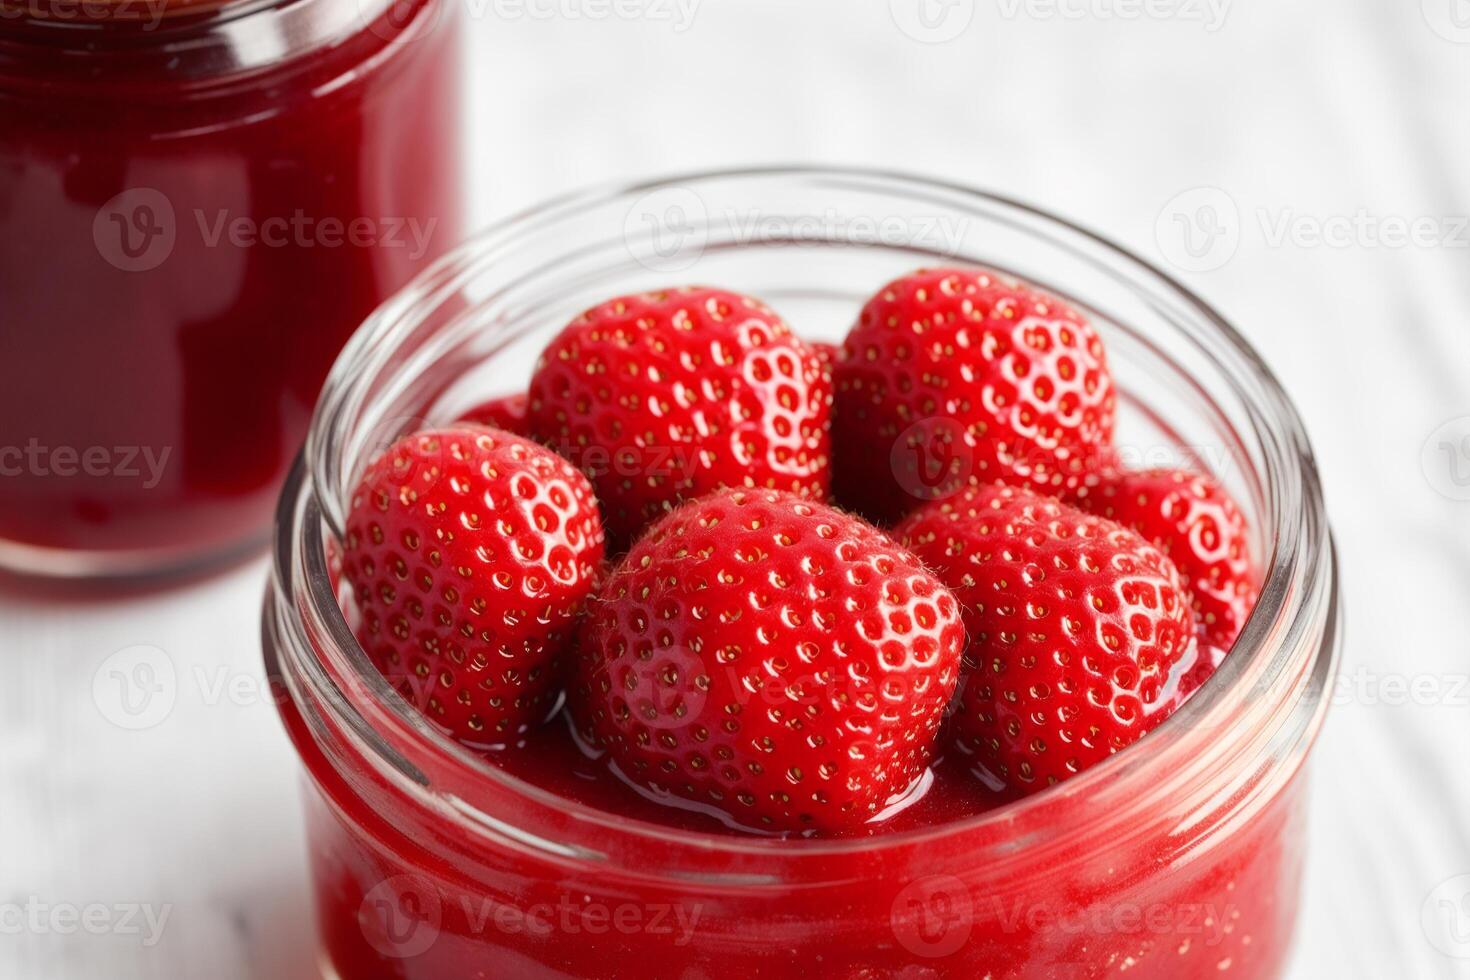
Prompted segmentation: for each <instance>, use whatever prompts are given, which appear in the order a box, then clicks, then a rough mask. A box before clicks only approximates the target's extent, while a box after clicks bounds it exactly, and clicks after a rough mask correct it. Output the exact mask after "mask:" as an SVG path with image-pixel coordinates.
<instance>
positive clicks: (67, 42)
mask: <svg viewBox="0 0 1470 980" xmlns="http://www.w3.org/2000/svg"><path fill="white" fill-rule="evenodd" d="M449 9H450V8H449V7H448V6H447V5H446V4H445V2H444V0H399V2H390V0H274V2H264V3H262V2H254V0H245V2H237V3H226V4H223V5H221V4H218V3H210V2H204V3H201V2H197V0H194V2H187V0H186V2H180V0H0V567H9V568H11V569H16V570H21V571H25V572H32V573H42V574H74V575H96V574H128V573H137V572H151V571H162V570H176V569H181V568H184V567H188V566H197V565H200V564H204V563H208V562H211V561H215V560H220V559H223V558H225V557H227V556H229V555H230V554H233V553H237V552H239V551H240V550H242V549H245V548H248V547H250V546H251V545H253V544H255V543H257V542H259V541H261V540H263V537H264V532H265V529H266V526H267V523H268V520H269V515H270V508H271V504H272V502H273V500H274V497H275V493H276V490H277V489H278V485H279V482H280V480H281V478H282V476H283V474H284V472H285V470H286V467H287V465H288V464H289V462H290V460H291V458H292V456H293V455H294V454H295V452H296V451H297V448H298V446H299V444H300V442H301V439H302V437H303V435H304V433H305V431H306V425H307V421H308V419H309V418H310V415H311V411H312V407H313V404H314V403H315V401H316V397H317V394H318V391H319V389H320V386H321V383H322V381H323V379H324V377H325V375H326V373H327V370H328V368H329V367H330V366H331V364H332V361H333V359H334V358H335V356H336V354H337V352H338V350H339V348H340V347H341V346H342V344H343V343H344V342H345V341H346V339H347V337H348V336H349V335H350V334H351V333H352V331H353V330H354V328H356V327H357V326H358V325H359V324H360V323H361V322H362V321H363V319H364V317H365V316H366V315H367V314H368V313H369V312H370V311H371V310H372V309H373V308H374V307H376V306H377V305H378V304H379V303H380V302H381V301H383V300H384V299H386V298H387V297H388V296H390V295H391V294H392V293H393V292H394V291H395V290H397V289H398V288H399V287H401V286H403V285H404V284H405V283H406V282H407V281H408V280H409V279H410V278H411V277H412V276H413V274H414V273H416V272H417V271H418V270H420V269H421V268H423V267H424V266H425V265H426V264H427V263H428V262H430V261H431V260H432V259H434V258H435V257H437V256H438V255H439V254H440V253H442V252H443V251H444V250H445V249H446V248H447V247H449V246H451V245H453V244H454V243H455V241H456V239H457V238H458V236H459V233H460V210H461V209H460V205H461V199H460V160H459V152H458V138H457V133H458V118H457V117H458V111H459V103H458V59H457V57H456V48H457V42H456V37H455V33H456V32H455V31H454V30H453V28H452V25H451V24H450V20H451V18H450V17H449Z"/></svg>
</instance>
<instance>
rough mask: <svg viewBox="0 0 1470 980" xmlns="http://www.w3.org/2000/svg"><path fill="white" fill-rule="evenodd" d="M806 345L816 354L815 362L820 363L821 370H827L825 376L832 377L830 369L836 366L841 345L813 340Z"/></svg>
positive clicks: (840, 353)
mask: <svg viewBox="0 0 1470 980" xmlns="http://www.w3.org/2000/svg"><path fill="white" fill-rule="evenodd" d="M807 346H809V347H810V348H811V349H812V353H813V354H815V355H816V356H817V363H818V364H820V365H822V370H823V371H826V372H827V377H829V378H830V377H832V371H833V370H834V369H835V368H836V366H837V358H839V357H840V356H842V347H841V346H839V345H838V344H829V343H825V342H823V341H814V342H812V343H809V344H808V345H807Z"/></svg>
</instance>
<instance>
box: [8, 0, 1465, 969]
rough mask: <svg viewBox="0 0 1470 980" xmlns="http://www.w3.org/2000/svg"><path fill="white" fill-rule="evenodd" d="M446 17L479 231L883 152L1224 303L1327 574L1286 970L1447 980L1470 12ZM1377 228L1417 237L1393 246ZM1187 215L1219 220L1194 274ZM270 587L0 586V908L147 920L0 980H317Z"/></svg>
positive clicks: (829, 1) (541, 4)
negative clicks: (1110, 241) (159, 666)
mask: <svg viewBox="0 0 1470 980" xmlns="http://www.w3.org/2000/svg"><path fill="white" fill-rule="evenodd" d="M456 2H459V3H468V4H470V5H471V6H470V11H471V16H470V17H469V18H468V19H467V20H466V21H465V22H463V28H464V31H465V34H466V39H465V41H466V46H467V50H468V52H469V58H470V71H471V75H472V78H471V81H470V88H469V92H470V106H469V115H470V119H469V131H470V133H471V134H472V140H471V142H472V150H473V153H472V160H473V165H472V168H471V173H472V175H473V180H474V187H475V194H476V218H477V219H478V220H486V219H489V218H492V217H494V216H496V215H499V214H503V213H506V212H508V211H510V210H512V209H518V208H520V207H522V206H524V205H526V204H529V203H531V202H532V201H534V200H535V199H537V198H539V197H541V196H544V195H547V194H550V193H554V192H558V191H561V190H564V189H567V188H570V187H573V186H575V185H578V184H581V183H584V182H587V181H591V180H600V179H604V178H609V177H625V178H637V177H644V176H648V175H650V174H653V173H658V172H667V171H677V170H684V169H689V168H697V167H723V166H730V165H734V164H739V163H747V162H779V161H809V162H841V163H848V162H857V163H866V164H874V165H883V166H889V167H894V168H901V169H907V170H916V171H922V172H926V173H930V174H934V175H937V176H941V177H947V178H950V179H954V180H958V181H963V182H967V183H973V184H976V185H981V186H984V187H988V188H992V189H995V190H999V191H1001V192H1003V193H1005V194H1008V195H1013V196H1016V197H1019V198H1022V199H1025V200H1027V201H1030V202H1034V203H1037V204H1040V205H1042V206H1044V207H1047V208H1050V209H1052V210H1055V211H1058V212H1060V213H1061V214H1063V215H1066V216H1069V217H1072V218H1074V219H1076V220H1078V221H1080V222H1081V223H1083V224H1085V225H1088V226H1091V227H1092V228H1095V229H1097V230H1100V231H1102V232H1104V233H1105V234H1108V235H1110V236H1112V237H1114V238H1116V239H1118V240H1120V241H1122V242H1123V243H1125V244H1127V245H1129V246H1131V247H1133V248H1134V249H1136V250H1138V251H1140V252H1142V253H1144V254H1145V255H1147V256H1149V257H1151V258H1153V259H1155V260H1156V261H1159V262H1161V263H1164V264H1165V265H1166V267H1167V268H1171V271H1175V272H1176V273H1177V274H1179V275H1180V276H1181V277H1182V278H1183V279H1184V280H1185V281H1186V282H1187V283H1189V284H1190V285H1191V286H1193V287H1195V288H1197V289H1198V290H1199V291H1200V292H1202V293H1203V294H1204V295H1205V297H1206V298H1207V299H1209V300H1211V301H1213V302H1214V303H1215V304H1217V305H1218V306H1219V307H1220V308H1221V309H1222V310H1223V311H1225V313H1226V314H1227V315H1228V316H1229V317H1230V318H1231V319H1233V320H1234V321H1235V322H1236V323H1237V324H1238V325H1239V326H1240V328H1241V329H1242V330H1243V331H1244V333H1245V334H1246V335H1247V336H1248V337H1249V338H1250V339H1251V340H1252V341H1253V342H1254V343H1255V344H1256V345H1257V347H1258V348H1259V350H1260V351H1261V352H1262V353H1263V354H1264V355H1265V357H1266V359H1267V361H1269V362H1270V363H1271V364H1272V365H1273V366H1274V368H1275V369H1276V371H1277V372H1278V374H1279V375H1280V377H1281V378H1282V380H1283V381H1284V383H1285V385H1286V387H1287V389H1288V390H1289V391H1290V392H1292V393H1293V395H1294V397H1295V398H1296V401H1297V404H1298V405H1299V407H1300V409H1301V411H1302V414H1303V415H1304V416H1305V418H1306V421H1307V424H1308V427H1309V429H1310V431H1311V432H1312V435H1313V437H1314V440H1315V443H1316V447H1317V450H1318V453H1319V456H1320V465H1321V468H1322V471H1323V474H1324V482H1325V485H1326V488H1327V495H1328V505H1329V509H1330V511H1331V514H1332V518H1333V521H1334V524H1335V527H1336V531H1337V535H1338V544H1339V547H1340V549H1341V558H1342V565H1343V568H1344V573H1345V583H1344V587H1345V601H1346V605H1347V610H1348V630H1349V637H1348V643H1347V649H1346V660H1345V663H1344V666H1343V675H1344V678H1345V680H1344V684H1343V686H1342V687H1341V688H1340V689H1339V692H1338V694H1339V697H1338V701H1339V702H1341V703H1339V704H1337V706H1336V707H1335V709H1334V710H1333V712H1332V713H1331V716H1330V718H1329V722H1328V725H1327V728H1326V729H1325V731H1324V734H1323V736H1322V738H1321V740H1320V742H1319V744H1318V746H1317V748H1316V751H1315V762H1316V764H1315V783H1314V790H1313V791H1314V800H1313V810H1312V820H1311V824H1312V826H1311V847H1310V855H1309V871H1308V881H1307V885H1306V894H1305V898H1304V905H1303V918H1302V923H1301V929H1300V936H1299V942H1298V948H1297V956H1296V966H1295V974H1294V975H1295V976H1298V977H1334V978H1336V977H1365V978H1366V977H1373V978H1377V977H1392V976H1413V977H1450V976H1470V959H1456V958H1452V957H1450V956H1446V955H1443V954H1442V953H1441V952H1439V951H1437V950H1436V948H1435V946H1434V944H1433V943H1432V942H1431V938H1437V939H1438V940H1439V941H1440V944H1441V945H1446V946H1448V948H1449V949H1450V951H1451V952H1456V951H1458V952H1460V953H1461V954H1462V955H1463V954H1470V944H1462V945H1460V946H1454V945H1452V944H1449V943H1448V942H1447V939H1448V938H1450V937H1452V933H1450V932H1449V931H1448V929H1449V927H1450V926H1451V925H1458V926H1459V927H1460V928H1461V929H1462V930H1464V932H1463V935H1464V936H1465V938H1467V939H1470V906H1465V914H1462V915H1461V916H1460V918H1459V921H1458V922H1456V921H1455V920H1454V919H1453V918H1450V919H1443V918H1439V919H1437V918H1435V916H1438V915H1441V914H1446V915H1447V914H1451V912H1452V907H1451V906H1442V905H1441V904H1440V903H1439V900H1440V899H1445V900H1448V901H1450V902H1452V903H1453V902H1455V901H1458V900H1460V899H1461V898H1463V897H1464V895H1465V893H1466V892H1467V891H1470V885H1467V883H1466V882H1463V881H1462V882H1453V881H1452V882H1450V883H1449V884H1444V885H1442V884H1441V883H1443V882H1445V881H1446V880H1447V879H1451V878H1453V877H1455V876H1457V875H1462V874H1467V873H1470V771H1467V759H1470V690H1467V689H1466V688H1465V687H1464V686H1463V684H1462V682H1463V679H1464V677H1465V676H1466V674H1467V673H1470V657H1467V652H1470V651H1467V647H1470V599H1467V596H1470V503H1465V502H1460V501H1457V500H1455V499H1452V498H1453V496H1454V495H1455V493H1456V492H1457V491H1458V490H1463V489H1465V488H1463V487H1460V486H1458V485H1457V484H1456V482H1455V480H1454V475H1455V471H1453V470H1452V469H1451V466H1450V464H1451V459H1450V457H1449V456H1447V455H1441V450H1439V449H1438V442H1439V441H1440V439H1439V437H1435V439H1434V440H1433V441H1430V440H1431V435H1432V434H1434V433H1436V430H1438V429H1439V428H1440V427H1441V426H1442V425H1444V424H1445V423H1447V422H1452V421H1453V420H1457V419H1459V420H1461V421H1462V422H1463V421H1464V419H1465V417H1466V416H1470V326H1467V325H1470V274H1467V273H1470V231H1467V230H1466V229H1465V228H1462V227H1460V225H1461V224H1462V221H1463V219H1461V220H1460V221H1457V220H1455V217H1456V216H1457V215H1458V216H1462V215H1465V214H1467V213H1470V181H1467V179H1466V178H1465V176H1464V161H1465V160H1466V159H1470V125H1467V123H1470V118H1467V110H1466V108H1465V105H1466V103H1465V93H1466V92H1467V91H1470V4H1465V3H1463V0H1424V4H1423V6H1422V8H1421V5H1420V3H1419V0H1337V2H1329V0H1319V2H1306V0H1237V2H1235V3H1233V4H1231V3H1227V2H1226V0H1215V5H1214V7H1213V8H1212V7H1211V6H1210V5H1209V4H1208V3H1207V2H1205V0H1200V2H1198V3H1195V2H1192V0H1190V2H1185V0H1180V2H1170V0H1152V2H1151V3H1150V4H1149V5H1148V7H1147V10H1151V11H1154V13H1153V14H1150V13H1147V12H1145V13H1144V14H1142V15H1141V16H1139V17H1136V18H1129V17H1125V16H1124V14H1125V13H1126V12H1127V11H1128V10H1138V9H1140V8H1142V7H1143V5H1142V4H1138V3H1134V4H1131V5H1130V0H1070V2H1069V0H1063V2H1062V3H1061V5H1060V7H1059V6H1057V5H1055V4H1048V3H1040V2H1033V3H1030V4H1027V3H1024V2H1019V3H1013V2H1012V0H948V2H947V3H946V2H944V0H895V2H894V3H893V4H890V3H889V0H703V2H700V3H697V4H695V5H694V7H693V8H692V9H693V14H694V16H693V20H692V22H687V23H686V22H683V21H682V20H681V15H679V14H678V13H677V10H678V7H677V6H675V5H673V4H670V5H668V6H666V5H665V4H663V3H661V2H652V0H649V2H643V0H619V3H620V6H619V7H617V8H616V9H618V10H625V11H626V10H630V9H631V10H633V11H640V12H642V16H640V17H637V18H635V19H631V20H629V19H624V18H622V17H619V16H618V15H617V14H615V13H614V14H611V15H608V16H599V15H600V14H606V12H607V11H606V7H602V8H598V7H595V6H581V5H579V0H521V2H517V0H508V2H502V3H499V4H498V5H497V4H496V2H495V0H456ZM589 2H590V3H591V4H596V3H597V0H580V3H582V4H586V3H589ZM683 2H684V8H683V9H685V10H686V11H687V10H689V9H690V7H689V6H688V5H689V4H690V3H693V2H694V0H683ZM921 3H924V4H928V5H929V13H930V14H931V15H933V16H932V17H931V19H930V20H929V23H930V24H934V25H937V26H936V27H935V28H934V29H933V30H928V29H924V28H923V27H922V25H923V22H922V21H919V20H917V19H915V18H916V14H917V13H918V12H919V11H918V8H919V6H920V4H921ZM1222 3H1224V4H1225V6H1224V8H1223V13H1224V18H1223V22H1218V21H1215V20H1214V17H1215V14H1214V13H1212V10H1213V11H1221V10H1222V8H1221V6H1220V5H1221V4H1222ZM568 4H569V5H568ZM1461 8H1464V9H1461ZM548 11H550V15H549V16H547V12H548ZM558 11H560V12H558ZM1063 11H1066V12H1067V13H1066V14H1064V13H1063ZM533 13H534V14H536V15H535V16H533ZM1454 14H1458V15H1460V17H1459V20H1456V19H1453V17H1452V15H1454ZM661 15H662V16H661ZM946 17H947V18H949V19H947V20H946V19H945V18H946ZM935 18H937V19H935ZM1462 22H1463V23H1465V24H1466V25H1467V28H1465V29H1460V28H1458V27H1457V24H1459V23H1462ZM900 23H903V24H907V25H909V26H910V28H911V33H912V34H915V35H918V36H917V37H915V36H910V34H906V33H905V32H904V31H903V30H901V29H900V27H899V26H898V25H899V24H900ZM914 25H919V26H917V27H916V26H914ZM947 34H952V35H955V36H954V37H953V38H952V39H951V40H948V41H946V42H944V43H933V42H935V41H936V40H937V38H938V37H940V36H943V35H947ZM1201 187H1205V188H1215V189H1216V190H1215V191H1212V192H1205V193H1203V194H1201V193H1195V194H1192V195H1189V196H1186V197H1183V198H1179V197H1178V195H1180V194H1182V193H1184V192H1187V191H1191V190H1194V189H1197V188H1201ZM1201 205H1210V206H1213V207H1214V211H1213V216H1214V219H1215V220H1214V221H1213V222H1211V213H1207V212H1206V211H1203V210H1201V209H1200V206H1201ZM1177 216H1182V218H1183V219H1184V220H1185V222H1186V224H1180V223H1179V217H1177ZM1355 216H1356V219H1357V220H1356V221H1355V222H1353V223H1351V224H1349V225H1347V226H1345V227H1346V237H1345V239H1343V240H1338V241H1336V242H1335V243H1333V244H1325V243H1321V242H1315V241H1314V240H1313V239H1312V237H1311V235H1312V231H1313V229H1314V228H1319V229H1320V228H1324V227H1325V228H1326V229H1328V230H1329V231H1331V230H1332V229H1334V228H1340V227H1342V223H1341V222H1340V221H1334V220H1333V219H1340V218H1347V219H1354V218H1355ZM1401 219H1423V220H1421V221H1420V222H1419V227H1420V235H1421V236H1422V240H1421V241H1420V242H1419V243H1417V244H1410V245H1407V246H1401V247H1391V245H1389V244H1385V242H1384V240H1383V239H1384V235H1388V236H1392V235H1393V234H1394V230H1393V229H1394V223H1395V222H1397V221H1399V220H1401ZM1189 221H1193V222H1194V223H1195V224H1194V227H1195V231H1196V234H1197V235H1198V234H1199V233H1200V232H1201V230H1202V229H1204V228H1205V227H1206V226H1208V227H1213V228H1216V229H1217V230H1219V231H1221V232H1222V234H1220V235H1218V236H1216V237H1215V238H1214V239H1213V241H1214V246H1213V248H1210V249H1206V250H1204V252H1203V254H1202V256H1199V257H1192V256H1191V255H1190V254H1189V253H1188V252H1187V251H1185V250H1184V249H1183V248H1182V245H1183V241H1182V239H1181V238H1180V237H1179V234H1180V231H1181V229H1183V228H1185V227H1186V226H1187V223H1188V222H1189ZM1283 228H1289V229H1291V230H1292V232H1291V234H1288V235H1287V236H1286V237H1285V238H1282V237H1281V236H1280V235H1279V234H1278V232H1279V231H1280V230H1281V229H1283ZM1205 241H1206V240H1205V239H1202V238H1198V237H1197V238H1196V243H1197V244H1198V243H1202V242H1205ZM1171 262H1172V263H1174V264H1173V265H1172V266H1171V265H1170V263H1171ZM1206 267H1208V268H1206ZM1464 431H1465V429H1463V428H1462V429H1452V432H1451V434H1452V435H1454V436H1455V437H1458V436H1459V435H1460V434H1462V433H1463V432H1464ZM1426 442H1429V447H1428V453H1427V465H1425V461H1424V460H1423V459H1421V450H1423V449H1424V448H1425V446H1426ZM1452 445H1453V441H1452ZM1459 462H1460V463H1461V464H1464V465H1470V456H1466V457H1465V458H1462V459H1461V460H1459ZM1467 472H1470V470H1467ZM263 574H264V573H263V563H262V562H260V561H257V562H254V563H252V564H250V565H249V566H247V567H243V568H239V569H236V570H234V571H232V572H230V573H228V574H226V575H223V576H220V577H216V578H214V579H211V580H209V581H206V582H203V583H195V584H192V585H189V586H187V587H184V588H182V589H179V590H175V591H172V592H168V593H161V594H152V595H143V596H131V597H118V598H114V599H109V600H105V601H95V600H81V599H74V598H73V599H68V598H60V597H57V596H55V595H52V594H49V593H48V592H45V591H37V590H34V589H26V588H21V587H19V586H13V585H12V586H5V587H3V588H0V647H3V652H4V665H5V666H4V672H3V674H0V903H7V902H10V903H25V902H35V901H39V902H43V903H49V904H53V905H56V904H63V905H72V906H77V907H80V906H84V905H87V904H89V903H104V904H107V905H113V904H117V903H134V904H136V903H146V904H148V905H150V906H151V907H152V908H154V910H155V911H160V910H162V908H163V907H164V906H168V907H169V908H170V911H169V918H168V920H167V922H166V924H165V927H164V929H163V936H162V939H161V941H160V942H158V943H156V944H152V945H148V944H146V943H145V941H144V940H145V938H146V937H145V936H139V935H127V934H120V933H122V932H123V930H121V929H112V930H111V932H110V934H107V935H102V936H92V935H85V934H78V935H63V934H60V933H59V932H57V931H55V930H52V929H49V928H48V929H43V930H40V931H35V930H30V931H25V932H23V933H20V934H14V933H13V932H0V977H5V978H18V980H29V978H33V977H48V978H50V977H56V978H102V977H106V978H116V980H131V978H143V977H149V978H155V977H157V978H172V977H210V978H219V980H236V978H285V980H295V978H305V977H308V976H310V975H311V974H312V970H313V968H314V966H313V955H314V954H313V947H312V932H311V923H310V913H309V906H308V904H307V899H306V882H305V878H304V872H303V846H302V841H301V837H300V829H299V819H298V807H297V795H298V777H297V775H296V772H295V768H294V761H293V757H292V754H291V752H290V749H289V746H288V745H287V743H286V741H285V738H284V737H283V735H282V733H281V730H280V727H279V725H278V723H277V720H276V717H275V713H274V709H273V708H272V707H271V706H270V705H269V704H267V703H265V702H264V700H263V699H261V698H260V697H259V694H260V690H261V686H260V680H259V677H260V666H259V660H260V658H259V648H258V643H257V615H258V599H259V593H260V588H261V583H262V579H263ZM137 644H144V645H149V646H152V647H156V648H158V649H161V650H163V651H165V652H166V654H167V656H168V658H169V661H170V662H171V664H172V665H173V667H174V669H175V671H176V677H177V682H178V692H179V693H178V698H177V702H176V703H175V704H174V705H173V708H172V711H171V712H170V713H169V714H168V715H167V716H166V717H164V718H162V719H160V720H159V721H158V724H156V725H155V726H153V727H151V728H148V729H146V730H142V731H128V730H124V729H123V728H120V727H118V726H117V725H115V724H113V723H111V722H110V721H109V720H108V718H107V717H106V716H105V714H104V713H103V712H101V711H99V710H98V707H97V704H96V702H95V700H94V697H93V693H92V679H93V675H94V672H95V671H96V670H97V667H98V665H99V664H101V663H102V661H103V660H104V659H105V658H107V657H108V656H109V655H112V654H114V653H116V652H117V651H119V650H122V649H125V648H128V647H131V646H134V645H137ZM1411 681H1412V682H1414V683H1415V684H1417V685H1418V693H1417V695H1415V696H1411V697H1409V698H1408V701H1410V702H1411V703H1401V702H1403V700H1404V698H1403V697H1402V696H1401V692H1398V691H1397V690H1396V689H1395V688H1394V687H1393V685H1394V684H1396V683H1399V682H1404V683H1408V682H1411ZM222 682H223V683H226V684H233V685H235V687H234V691H233V695H231V694H230V693H229V690H228V689H226V692H225V693H224V694H221V693H220V692H219V691H218V690H217V689H216V688H217V685H218V684H220V683H222ZM1426 908H1427V909H1428V914H1429V920H1428V921H1429V928H1427V929H1426V927H1425V925H1424V922H1423V921H1422V918H1421V912H1423V911H1425V910H1426ZM0 928H3V922H0Z"/></svg>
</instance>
